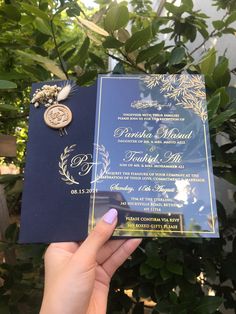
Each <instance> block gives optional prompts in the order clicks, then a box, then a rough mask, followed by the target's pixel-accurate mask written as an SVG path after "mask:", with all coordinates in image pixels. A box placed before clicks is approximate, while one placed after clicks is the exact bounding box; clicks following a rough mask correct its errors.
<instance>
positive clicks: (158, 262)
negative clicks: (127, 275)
mask: <svg viewBox="0 0 236 314" xmlns="http://www.w3.org/2000/svg"><path fill="white" fill-rule="evenodd" d="M146 263H147V264H148V265H149V266H151V267H153V268H155V269H159V268H162V267H163V266H164V261H163V260H162V259H161V258H160V257H158V256H155V257H150V256H149V257H148V258H147V261H146Z"/></svg>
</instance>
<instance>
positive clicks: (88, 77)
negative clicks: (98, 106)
mask: <svg viewBox="0 0 236 314" xmlns="http://www.w3.org/2000/svg"><path fill="white" fill-rule="evenodd" d="M96 76H97V71H96V70H92V71H86V72H85V73H84V74H83V75H82V76H80V77H79V78H78V79H77V82H78V84H79V86H84V85H88V84H89V83H90V82H91V81H93V80H94V79H95V77H96Z"/></svg>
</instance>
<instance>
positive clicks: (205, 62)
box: [200, 48, 216, 75]
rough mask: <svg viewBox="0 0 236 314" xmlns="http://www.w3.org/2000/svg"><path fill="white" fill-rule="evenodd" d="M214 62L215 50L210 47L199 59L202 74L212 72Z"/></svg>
mask: <svg viewBox="0 0 236 314" xmlns="http://www.w3.org/2000/svg"><path fill="white" fill-rule="evenodd" d="M215 64H216V50H215V48H212V49H210V50H209V51H208V52H207V54H206V55H205V56H204V57H203V59H202V60H201V61H200V69H201V72H202V74H205V75H206V74H209V75H210V74H212V73H213V71H214V68H215Z"/></svg>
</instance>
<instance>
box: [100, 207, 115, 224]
mask: <svg viewBox="0 0 236 314" xmlns="http://www.w3.org/2000/svg"><path fill="white" fill-rule="evenodd" d="M116 218H117V210H116V209H115V208H111V209H110V210H109V211H108V212H107V213H106V214H105V215H104V216H103V220H104V221H105V222H107V223H108V224H110V225H112V224H113V222H114V221H115V220H116Z"/></svg>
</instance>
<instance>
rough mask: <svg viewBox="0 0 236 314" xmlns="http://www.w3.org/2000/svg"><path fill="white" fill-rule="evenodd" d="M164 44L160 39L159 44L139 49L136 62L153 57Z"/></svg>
mask: <svg viewBox="0 0 236 314" xmlns="http://www.w3.org/2000/svg"><path fill="white" fill-rule="evenodd" d="M164 46H165V42H164V41H162V42H161V43H159V44H156V45H154V46H152V47H149V48H147V49H144V50H142V51H140V53H139V54H138V56H137V59H136V63H140V62H143V61H147V60H148V59H150V58H153V57H155V56H156V55H157V54H158V53H159V52H160V51H161V50H162V49H163V48H164Z"/></svg>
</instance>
